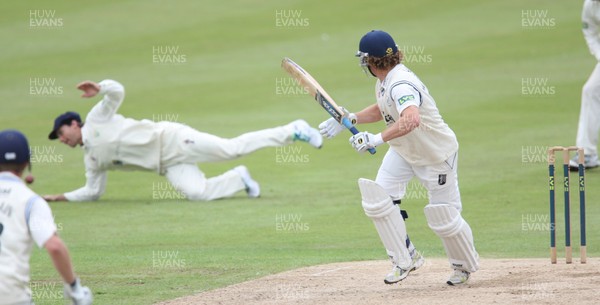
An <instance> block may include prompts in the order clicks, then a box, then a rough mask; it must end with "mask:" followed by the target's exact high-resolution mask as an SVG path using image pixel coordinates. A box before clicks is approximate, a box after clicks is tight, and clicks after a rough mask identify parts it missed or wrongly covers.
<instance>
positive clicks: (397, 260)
mask: <svg viewBox="0 0 600 305" xmlns="http://www.w3.org/2000/svg"><path fill="white" fill-rule="evenodd" d="M358 187H359V189H360V193H361V196H362V206H363V209H364V210H365V214H366V215H367V216H369V217H370V218H371V219H372V220H373V224H375V229H377V233H379V238H381V241H382V242H383V246H384V247H385V249H386V251H387V254H388V256H389V257H390V259H391V260H392V263H393V264H394V265H396V266H399V267H400V268H403V269H407V268H408V267H409V266H410V264H411V258H410V254H409V252H408V249H407V248H406V225H405V224H404V219H402V215H401V214H400V211H399V210H398V207H397V206H395V205H394V204H393V202H392V199H391V198H390V196H389V195H388V194H387V193H386V192H385V190H384V189H383V188H382V187H381V186H379V185H378V184H377V183H376V182H375V181H372V180H369V179H364V178H360V179H358Z"/></svg>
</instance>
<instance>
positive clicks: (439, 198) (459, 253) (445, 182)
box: [376, 148, 479, 272]
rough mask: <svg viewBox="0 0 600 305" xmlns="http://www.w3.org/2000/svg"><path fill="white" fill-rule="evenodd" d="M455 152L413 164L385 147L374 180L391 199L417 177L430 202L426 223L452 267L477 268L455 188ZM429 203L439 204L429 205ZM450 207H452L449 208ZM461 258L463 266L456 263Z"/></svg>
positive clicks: (456, 161)
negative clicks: (432, 161) (425, 163)
mask: <svg viewBox="0 0 600 305" xmlns="http://www.w3.org/2000/svg"><path fill="white" fill-rule="evenodd" d="M457 168H458V152H457V153H455V154H453V155H452V156H450V158H448V160H446V161H444V162H442V163H440V164H436V165H431V166H412V165H411V164H409V163H408V162H407V161H406V160H404V158H402V157H401V156H400V155H399V154H398V153H397V152H396V151H394V150H393V149H392V148H390V149H389V150H388V152H387V153H386V155H385V157H384V158H383V162H382V164H381V167H380V168H379V172H378V173H377V178H376V182H377V184H379V185H380V186H382V187H383V188H384V189H385V190H386V192H387V193H388V194H389V195H390V196H391V197H392V198H393V199H394V200H397V199H402V198H403V197H404V195H405V194H406V186H407V185H408V183H409V181H410V180H411V179H412V178H413V177H417V178H418V179H419V181H420V182H421V183H422V184H423V186H424V187H425V189H427V192H428V197H429V204H428V205H427V206H426V207H425V216H426V218H427V223H428V224H429V227H430V228H431V229H432V230H433V231H434V232H435V233H436V234H437V235H438V236H439V237H440V238H441V239H442V242H443V243H444V248H445V249H446V254H447V255H448V260H449V261H450V263H451V265H452V266H453V268H459V269H464V270H466V271H469V272H473V271H476V270H477V269H478V266H477V264H476V262H477V261H478V257H479V255H478V254H477V252H476V251H475V246H474V243H473V234H472V232H471V228H470V227H469V225H468V224H467V223H466V222H465V221H464V219H463V218H462V216H460V212H461V210H462V203H461V200H460V191H459V188H458V174H457ZM432 206H439V207H440V209H438V208H433V209H431V207H432ZM448 208H451V209H453V210H455V213H454V212H451V211H449V210H448ZM456 262H461V264H462V265H463V266H460V267H459V266H458V265H459V264H457V263H456Z"/></svg>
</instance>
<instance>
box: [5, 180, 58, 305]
mask: <svg viewBox="0 0 600 305" xmlns="http://www.w3.org/2000/svg"><path fill="white" fill-rule="evenodd" d="M0 227H1V230H0V305H3V304H14V303H26V302H30V301H31V290H30V288H29V257H30V255H31V251H32V248H33V244H34V243H35V244H37V246H38V247H40V248H41V247H43V246H44V244H45V243H46V241H48V239H49V238H50V237H52V236H53V235H54V234H55V233H56V225H55V224H54V219H53V217H52V212H51V211H50V207H49V206H48V203H46V201H44V199H42V198H41V197H40V196H38V195H36V194H35V193H34V192H33V191H32V190H30V189H29V188H28V187H27V186H26V185H25V183H23V181H21V179H20V178H19V177H17V176H15V175H14V174H12V173H10V172H0Z"/></svg>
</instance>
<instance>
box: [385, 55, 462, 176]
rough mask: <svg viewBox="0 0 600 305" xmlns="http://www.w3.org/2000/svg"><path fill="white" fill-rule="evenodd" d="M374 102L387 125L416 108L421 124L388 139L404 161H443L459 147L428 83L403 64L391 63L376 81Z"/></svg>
mask: <svg viewBox="0 0 600 305" xmlns="http://www.w3.org/2000/svg"><path fill="white" fill-rule="evenodd" d="M375 95H376V97H377V105H378V106H379V110H380V111H381V115H382V117H383V119H384V121H385V123H386V125H387V126H390V125H392V124H394V123H395V122H397V121H398V119H399V118H400V114H401V113H402V111H404V109H406V108H407V107H409V106H417V107H418V108H419V115H420V121H421V123H420V125H419V127H417V128H415V129H414V130H412V131H411V132H409V133H408V134H406V135H404V136H401V137H398V138H395V139H392V140H390V141H389V142H388V143H389V144H390V146H391V147H392V149H394V150H395V151H396V152H397V153H398V154H399V155H400V156H402V157H403V158H404V159H405V160H406V161H407V162H409V163H410V164H412V165H415V166H426V165H433V164H438V163H441V162H444V161H445V160H446V159H448V158H449V157H450V156H452V155H453V154H454V153H455V152H457V151H458V142H457V140H456V135H455V134H454V132H453V131H452V129H450V127H448V124H446V123H445V122H444V120H443V119H442V116H441V115H440V113H439V111H438V109H437V106H436V104H435V101H434V100H433V97H431V95H429V91H428V90H427V87H426V86H425V84H423V82H421V80H420V79H419V78H418V77H417V76H416V75H415V74H414V73H413V72H412V71H410V70H409V69H408V68H407V67H406V66H404V65H403V64H399V65H397V66H396V67H394V68H393V69H392V70H391V71H390V72H389V73H388V75H387V76H386V78H385V79H384V80H383V81H380V80H379V79H378V80H377V83H376V85H375Z"/></svg>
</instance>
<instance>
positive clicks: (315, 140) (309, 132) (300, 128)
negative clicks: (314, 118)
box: [288, 120, 323, 148]
mask: <svg viewBox="0 0 600 305" xmlns="http://www.w3.org/2000/svg"><path fill="white" fill-rule="evenodd" d="M288 126H291V127H292V128H293V130H294V137H293V140H294V141H302V142H307V143H308V144H310V145H312V146H314V147H316V148H321V146H323V136H322V135H321V133H320V132H319V131H318V130H317V129H315V128H312V127H310V125H308V123H306V121H305V120H296V121H293V122H291V123H289V124H288Z"/></svg>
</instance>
